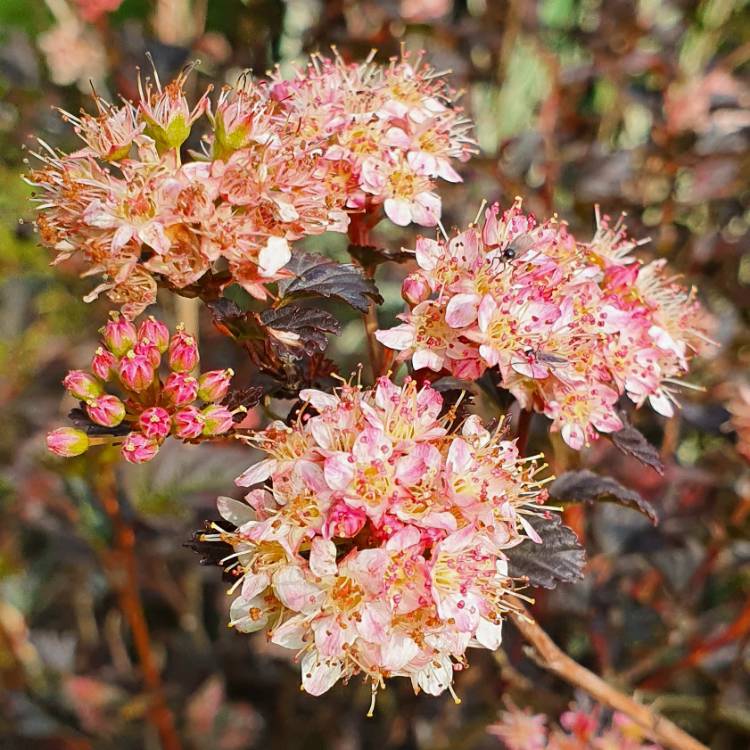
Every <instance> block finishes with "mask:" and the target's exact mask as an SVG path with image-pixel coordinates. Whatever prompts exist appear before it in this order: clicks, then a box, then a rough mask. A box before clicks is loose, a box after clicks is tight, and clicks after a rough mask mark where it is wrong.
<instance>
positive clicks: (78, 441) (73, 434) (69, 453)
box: [47, 427, 89, 458]
mask: <svg viewBox="0 0 750 750" xmlns="http://www.w3.org/2000/svg"><path fill="white" fill-rule="evenodd" d="M88 448H89V436H88V435H87V434H86V433H85V432H83V430H76V429H75V427H60V428H58V429H57V430H52V432H48V433H47V449H48V450H49V451H51V452H52V453H54V454H55V455H56V456H63V457H64V458H72V457H73V456H80V455H81V453H85V452H86V451H87V450H88Z"/></svg>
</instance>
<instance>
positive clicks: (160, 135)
mask: <svg viewBox="0 0 750 750" xmlns="http://www.w3.org/2000/svg"><path fill="white" fill-rule="evenodd" d="M191 70H192V66H191V67H188V68H186V69H185V70H184V71H183V72H182V73H180V75H179V76H178V77H177V78H176V79H175V80H174V81H172V82H170V83H168V84H167V85H166V86H165V87H164V88H162V86H161V82H160V81H159V76H158V75H157V74H156V71H154V77H155V79H156V80H155V83H156V88H155V89H154V88H153V87H152V85H151V83H150V82H148V81H147V82H146V85H145V87H144V86H143V82H142V81H141V79H140V78H139V79H138V90H139V93H140V101H139V103H138V106H139V109H140V112H141V115H142V116H143V119H144V120H145V121H146V123H147V127H146V133H147V134H148V135H150V136H151V137H152V138H154V139H155V140H156V142H157V143H159V144H160V145H162V146H163V147H164V148H167V149H176V148H179V147H180V146H181V145H182V144H183V143H184V142H185V141H186V140H187V137H188V135H190V128H191V126H192V124H193V123H194V122H195V121H196V120H197V119H198V118H199V117H200V116H201V115H202V114H203V113H204V112H205V111H206V110H207V109H208V106H209V101H208V91H207V92H206V93H204V94H203V96H202V97H201V98H200V100H199V101H198V103H197V104H196V105H195V107H193V109H192V110H191V109H190V105H189V104H188V102H187V98H186V97H185V93H184V86H185V80H186V79H187V76H188V75H189V74H190V71H191ZM209 90H210V89H209Z"/></svg>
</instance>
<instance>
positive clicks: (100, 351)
mask: <svg viewBox="0 0 750 750" xmlns="http://www.w3.org/2000/svg"><path fill="white" fill-rule="evenodd" d="M91 372H92V373H94V375H96V377H97V378H99V379H100V380H103V381H104V382H106V381H108V380H109V379H110V378H111V377H112V376H113V375H114V374H115V373H116V372H117V357H115V355H114V354H112V352H110V351H108V350H107V349H105V348H104V347H103V346H100V347H98V348H97V350H96V352H94V356H93V357H92V358H91Z"/></svg>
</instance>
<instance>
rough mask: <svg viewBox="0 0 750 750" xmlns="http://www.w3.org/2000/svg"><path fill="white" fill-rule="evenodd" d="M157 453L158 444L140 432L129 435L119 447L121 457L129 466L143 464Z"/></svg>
mask: <svg viewBox="0 0 750 750" xmlns="http://www.w3.org/2000/svg"><path fill="white" fill-rule="evenodd" d="M158 452H159V443H158V441H157V440H154V439H153V438H149V437H146V436H145V435H143V434H141V433H140V432H131V433H129V434H128V435H127V436H126V438H125V440H123V442H122V446H121V447H120V453H121V454H122V457H123V458H124V459H125V460H126V461H127V462H128V463H131V464H143V463H146V462H147V461H151V459H152V458H153V457H154V456H155V455H156V454H157V453H158Z"/></svg>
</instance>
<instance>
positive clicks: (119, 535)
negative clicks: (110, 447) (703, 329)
mask: <svg viewBox="0 0 750 750" xmlns="http://www.w3.org/2000/svg"><path fill="white" fill-rule="evenodd" d="M96 485H97V491H98V493H99V498H100V500H101V502H102V505H103V506H104V510H105V512H106V513H107V515H108V516H109V519H110V521H111V522H112V529H113V534H114V546H113V548H112V549H110V550H107V552H106V553H105V562H106V564H107V568H108V569H109V572H110V578H111V580H112V584H113V586H114V588H115V590H116V593H117V598H118V602H119V607H120V610H121V611H122V613H123V615H124V616H125V619H126V621H127V623H128V626H129V628H130V632H131V633H132V636H133V643H134V645H135V650H136V653H137V655H138V661H139V663H140V666H141V671H142V673H143V682H144V683H145V685H146V689H147V690H148V692H149V693H150V698H151V705H150V708H149V719H150V721H151V722H152V723H153V725H154V727H155V728H156V730H157V732H158V734H159V738H160V741H161V746H162V748H163V750H181V747H182V746H181V743H180V738H179V736H178V735H177V730H176V729H175V725H174V719H173V717H172V712H171V711H170V710H169V706H168V705H167V702H166V699H165V697H164V688H163V686H162V682H161V675H160V674H159V669H158V667H157V665H156V661H155V660H154V655H153V651H152V648H151V637H150V635H149V630H148V624H147V622H146V615H145V613H144V611H143V602H142V601H141V595H140V589H139V586H138V568H137V565H136V558H135V533H134V532H133V529H132V527H131V526H130V525H129V524H128V523H127V521H126V520H125V518H124V517H123V515H122V512H121V509H120V503H119V500H118V498H117V485H116V480H115V472H114V467H113V466H112V464H109V463H106V464H104V465H102V466H101V468H100V471H99V474H98V476H97V480H96Z"/></svg>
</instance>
